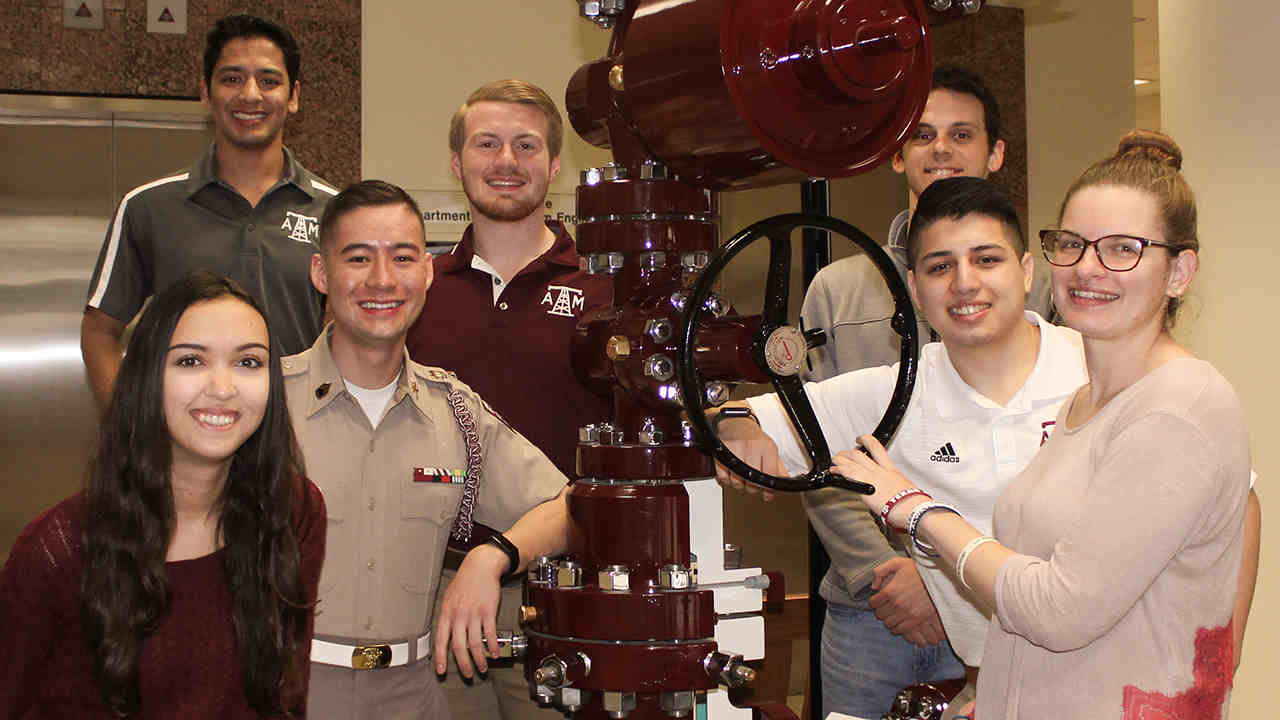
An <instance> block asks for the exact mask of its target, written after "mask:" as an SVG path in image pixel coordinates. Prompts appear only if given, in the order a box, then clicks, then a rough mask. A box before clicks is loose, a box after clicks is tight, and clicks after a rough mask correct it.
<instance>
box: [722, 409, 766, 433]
mask: <svg viewBox="0 0 1280 720" xmlns="http://www.w3.org/2000/svg"><path fill="white" fill-rule="evenodd" d="M734 418H747V419H749V420H751V421H752V422H754V423H755V424H756V425H759V424H760V418H758V417H756V414H755V413H753V412H751V408H749V407H737V406H735V407H727V408H721V409H720V412H718V413H716V414H715V415H712V416H711V418H710V420H711V429H712V430H713V431H715V433H716V434H717V435H719V434H720V423H721V422H723V421H725V420H733V419H734Z"/></svg>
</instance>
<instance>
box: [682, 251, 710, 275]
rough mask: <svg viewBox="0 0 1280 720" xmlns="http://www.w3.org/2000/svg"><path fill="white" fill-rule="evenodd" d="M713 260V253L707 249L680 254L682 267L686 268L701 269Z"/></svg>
mask: <svg viewBox="0 0 1280 720" xmlns="http://www.w3.org/2000/svg"><path fill="white" fill-rule="evenodd" d="M709 262H711V254H710V253H708V252H707V251H706V250H699V251H697V252H689V253H685V254H683V255H681V256H680V267H682V268H684V269H685V270H701V269H703V268H705V267H706V266H707V263H709Z"/></svg>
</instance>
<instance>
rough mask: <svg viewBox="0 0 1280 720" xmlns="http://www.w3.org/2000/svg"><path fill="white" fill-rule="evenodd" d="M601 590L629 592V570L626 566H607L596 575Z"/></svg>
mask: <svg viewBox="0 0 1280 720" xmlns="http://www.w3.org/2000/svg"><path fill="white" fill-rule="evenodd" d="M598 577H599V585H600V589H601V590H610V591H617V590H630V589H631V569H630V568H628V567H627V566H626V565H608V566H605V567H604V568H601V570H600V572H599V573H598Z"/></svg>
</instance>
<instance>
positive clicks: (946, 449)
mask: <svg viewBox="0 0 1280 720" xmlns="http://www.w3.org/2000/svg"><path fill="white" fill-rule="evenodd" d="M929 459H930V460H932V461H934V462H947V463H958V462H960V457H959V456H958V455H956V449H955V448H953V447H951V443H947V444H946V445H943V446H942V447H940V448H938V451H937V452H935V453H934V454H932V455H930V456H929Z"/></svg>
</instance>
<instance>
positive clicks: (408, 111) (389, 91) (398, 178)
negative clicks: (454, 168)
mask: <svg viewBox="0 0 1280 720" xmlns="http://www.w3.org/2000/svg"><path fill="white" fill-rule="evenodd" d="M544 4H545V5H546V6H547V7H543V5H544ZM362 27H363V33H364V37H363V47H364V58H363V67H362V73H361V86H362V87H361V90H362V93H363V96H364V106H363V112H362V135H363V147H364V158H363V163H362V171H363V174H364V177H376V178H382V179H384V180H389V181H391V182H395V183H397V184H399V185H403V186H405V187H409V188H414V189H422V190H453V189H456V188H457V187H458V186H457V184H456V181H455V180H454V178H453V174H452V173H451V172H450V171H449V156H448V130H449V118H450V116H451V115H452V114H453V111H454V110H455V109H456V108H457V107H458V106H459V105H460V104H462V101H463V100H465V99H466V97H467V95H469V94H470V93H471V91H472V90H474V89H475V88H476V87H477V86H479V85H481V84H482V83H485V82H487V81H489V80H496V79H499V78H505V77H518V78H522V79H525V80H529V81H530V82H534V83H537V84H538V85H540V86H542V87H543V88H544V89H545V90H546V91H547V93H548V94H550V95H551V97H552V98H554V99H555V101H556V104H557V105H559V106H560V109H561V111H562V112H563V111H564V88H565V85H566V84H567V83H568V81H569V76H570V75H571V74H572V73H573V71H574V70H577V69H578V66H580V65H582V64H583V63H584V62H586V61H588V60H594V59H596V58H597V57H600V56H602V55H604V53H605V49H606V47H607V45H608V41H609V33H608V32H607V31H605V30H601V29H599V28H597V27H596V26H595V25H593V24H591V23H589V22H587V21H586V20H583V19H581V18H579V17H578V13H577V11H576V10H575V8H574V4H573V3H571V2H568V1H567V0H561V2H557V3H554V4H553V3H551V2H548V1H546V0H543V1H542V2H539V3H537V8H536V9H535V8H534V5H533V4H531V3H528V2H523V1H521V0H490V1H489V2H418V1H417V0H364V14H363V25H362ZM607 159H608V156H607V155H605V153H604V152H602V151H600V150H596V149H595V148H592V147H590V146H589V145H587V144H586V143H584V142H582V140H580V139H579V138H578V136H577V135H576V134H575V133H574V132H573V130H572V128H569V127H568V126H567V123H566V127H565V146H564V151H563V155H562V166H563V170H562V172H561V173H560V177H559V178H558V179H557V180H556V181H555V183H553V185H552V188H551V190H552V192H566V193H571V192H573V190H574V188H575V187H577V184H578V170H580V169H582V168H583V167H591V166H593V165H599V164H601V163H603V162H605V161H606V160H607Z"/></svg>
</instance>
